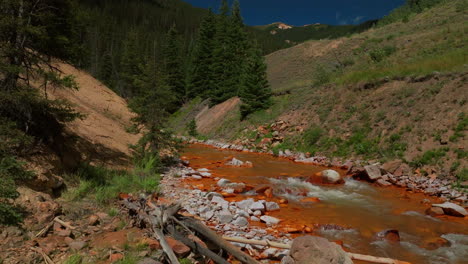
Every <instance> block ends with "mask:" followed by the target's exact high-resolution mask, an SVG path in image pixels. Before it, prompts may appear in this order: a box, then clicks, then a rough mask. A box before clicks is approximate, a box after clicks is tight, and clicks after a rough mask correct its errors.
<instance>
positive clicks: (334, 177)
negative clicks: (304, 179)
mask: <svg viewBox="0 0 468 264" xmlns="http://www.w3.org/2000/svg"><path fill="white" fill-rule="evenodd" d="M321 175H322V180H323V182H324V183H340V182H343V179H342V178H341V176H340V174H339V173H338V172H336V171H334V170H324V171H322V172H321Z"/></svg>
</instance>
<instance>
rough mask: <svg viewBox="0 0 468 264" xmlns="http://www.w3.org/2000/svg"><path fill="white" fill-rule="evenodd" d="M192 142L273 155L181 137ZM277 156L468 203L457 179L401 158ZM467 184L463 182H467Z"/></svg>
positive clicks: (283, 154)
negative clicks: (376, 160) (425, 173)
mask: <svg viewBox="0 0 468 264" xmlns="http://www.w3.org/2000/svg"><path fill="white" fill-rule="evenodd" d="M182 140H184V141H185V142H187V143H190V144H194V143H196V144H203V145H207V146H211V147H215V148H218V149H226V150H235V151H243V152H256V153H265V154H269V155H274V153H273V152H272V151H271V150H257V149H252V148H247V147H245V146H243V145H236V144H230V143H225V142H220V141H216V140H198V139H194V138H185V137H182ZM277 156H278V157H282V158H287V159H290V160H292V161H294V162H298V163H306V164H311V165H318V166H326V167H335V168H342V169H346V170H347V175H349V176H351V177H354V178H356V179H360V180H366V181H369V182H371V183H374V184H376V185H380V186H384V187H385V186H392V185H393V186H397V187H400V188H405V189H407V190H408V191H413V192H422V193H425V194H427V195H430V196H436V197H440V198H441V199H442V200H444V201H447V202H454V203H457V204H460V205H461V206H464V207H466V206H468V194H467V191H466V189H461V188H457V187H455V179H454V178H440V177H438V175H437V174H436V173H435V172H431V174H430V175H429V176H423V175H422V174H421V172H420V170H412V169H411V168H410V166H409V165H408V164H406V163H404V162H403V161H401V160H394V161H390V162H387V163H384V164H380V163H371V162H369V161H365V160H351V159H349V160H341V159H338V158H333V159H330V158H327V157H324V156H314V157H310V156H309V155H308V154H307V153H302V152H293V151H290V150H285V151H279V153H278V155H277ZM464 184H466V183H462V185H464Z"/></svg>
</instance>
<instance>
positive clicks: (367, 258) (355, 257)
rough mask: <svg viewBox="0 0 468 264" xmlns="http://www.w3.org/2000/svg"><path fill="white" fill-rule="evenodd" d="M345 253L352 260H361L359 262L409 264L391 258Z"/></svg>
mask: <svg viewBox="0 0 468 264" xmlns="http://www.w3.org/2000/svg"><path fill="white" fill-rule="evenodd" d="M347 253H348V256H349V257H350V258H351V259H352V260H361V261H367V262H372V263H379V264H410V263H409V262H406V261H401V260H396V259H391V258H382V257H374V256H368V255H362V254H357V253H349V252H347Z"/></svg>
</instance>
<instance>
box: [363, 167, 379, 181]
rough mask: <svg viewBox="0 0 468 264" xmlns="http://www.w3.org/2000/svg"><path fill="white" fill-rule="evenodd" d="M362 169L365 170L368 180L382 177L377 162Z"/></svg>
mask: <svg viewBox="0 0 468 264" xmlns="http://www.w3.org/2000/svg"><path fill="white" fill-rule="evenodd" d="M364 169H365V170H366V173H367V177H368V178H369V180H371V181H375V180H377V179H380V178H382V173H381V172H380V168H379V166H378V165H377V164H373V165H367V166H365V167H364Z"/></svg>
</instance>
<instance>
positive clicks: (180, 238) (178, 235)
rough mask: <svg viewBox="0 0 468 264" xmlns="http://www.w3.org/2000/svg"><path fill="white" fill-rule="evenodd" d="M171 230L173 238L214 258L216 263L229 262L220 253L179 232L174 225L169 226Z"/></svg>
mask: <svg viewBox="0 0 468 264" xmlns="http://www.w3.org/2000/svg"><path fill="white" fill-rule="evenodd" d="M168 228H169V230H170V233H171V235H172V237H173V238H175V239H177V240H178V241H180V242H182V243H184V244H185V245H186V246H188V247H189V248H190V249H191V250H192V251H194V252H196V253H198V254H200V255H203V256H205V257H207V258H209V259H211V260H213V261H214V262H215V263H218V264H229V262H228V261H226V260H225V259H224V258H223V257H221V256H219V255H218V254H216V253H214V252H213V251H211V250H210V249H208V248H206V247H204V246H203V245H201V244H200V243H197V242H196V241H194V240H192V239H190V238H188V237H187V236H185V235H183V234H182V233H180V232H177V231H176V229H175V228H174V227H172V226H170V227H168Z"/></svg>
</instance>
